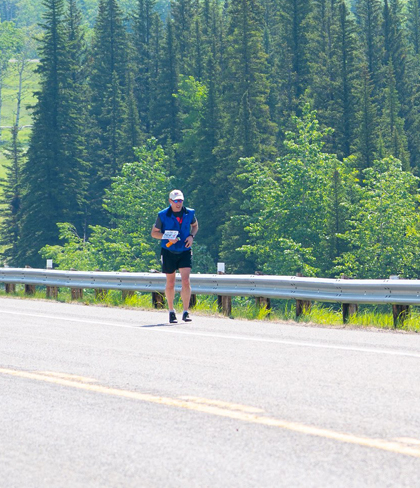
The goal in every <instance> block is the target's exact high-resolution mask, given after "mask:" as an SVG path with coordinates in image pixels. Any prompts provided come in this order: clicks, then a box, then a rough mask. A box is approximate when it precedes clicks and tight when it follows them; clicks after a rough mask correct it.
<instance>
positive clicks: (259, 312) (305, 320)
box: [0, 285, 420, 333]
mask: <svg viewBox="0 0 420 488" xmlns="http://www.w3.org/2000/svg"><path fill="white" fill-rule="evenodd" d="M2 296H4V297H16V298H25V299H38V300H39V299H43V300H45V299H46V298H45V288H43V287H37V291H36V293H35V295H32V296H27V295H25V292H24V287H23V285H18V286H17V290H16V293H14V294H11V295H8V294H6V293H5V291H4V288H2V289H0V297H2ZM49 300H52V299H49ZM57 301H59V302H62V303H70V302H74V300H72V298H71V294H70V289H68V288H60V289H59V294H58V298H57ZM76 302H78V303H83V304H85V305H91V306H106V307H125V308H138V309H142V310H151V309H153V305H152V298H151V293H140V292H135V293H134V295H133V296H131V297H127V298H126V300H125V301H123V300H122V298H121V292H120V291H117V290H110V291H108V292H107V293H105V294H104V295H102V296H101V297H99V298H98V297H96V296H95V291H94V290H91V289H85V290H84V293H83V299H80V300H77V301H76ZM276 302H278V303H276V304H275V305H274V306H273V309H272V310H267V309H266V308H260V307H257V306H256V304H255V300H254V299H252V298H245V297H235V298H233V299H232V315H231V318H233V319H242V320H261V321H269V322H279V321H281V322H285V321H286V322H290V323H300V324H307V325H315V326H324V327H337V328H343V327H346V328H365V329H366V328H375V329H383V330H395V329H394V322H393V317H392V313H391V311H389V312H387V310H386V307H382V306H381V307H373V306H364V307H361V308H360V310H359V313H358V314H357V315H355V316H353V317H351V319H350V321H349V323H348V324H346V325H344V324H343V320H342V314H341V310H340V309H339V308H334V307H332V306H325V305H323V304H319V303H315V304H313V306H312V309H311V311H310V313H307V314H304V315H302V316H301V317H300V318H299V319H298V320H296V318H295V317H296V315H295V314H296V309H295V305H294V302H293V301H292V300H288V301H286V300H281V301H280V300H278V301H276ZM175 307H176V309H177V310H178V311H182V305H181V303H180V301H179V298H178V300H176V303H175ZM192 312H193V313H195V314H197V315H208V316H220V317H222V316H223V315H222V314H221V313H220V312H219V311H218V307H217V298H216V297H215V296H213V295H211V296H206V295H198V296H197V304H196V306H195V307H194V308H193V309H192ZM398 330H399V331H406V332H416V333H418V332H420V310H419V308H417V307H412V310H411V313H410V316H409V318H408V319H407V320H406V321H405V322H404V325H403V326H400V327H399V328H398Z"/></svg>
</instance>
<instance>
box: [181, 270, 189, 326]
mask: <svg viewBox="0 0 420 488" xmlns="http://www.w3.org/2000/svg"><path fill="white" fill-rule="evenodd" d="M179 272H180V273H181V282H182V289H181V299H182V305H183V307H184V311H183V314H182V320H185V319H186V317H185V313H187V319H188V320H186V321H187V322H189V321H190V320H191V319H190V318H189V317H188V308H189V306H190V300H191V284H190V274H191V268H180V269H179Z"/></svg>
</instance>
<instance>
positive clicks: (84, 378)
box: [36, 371, 98, 383]
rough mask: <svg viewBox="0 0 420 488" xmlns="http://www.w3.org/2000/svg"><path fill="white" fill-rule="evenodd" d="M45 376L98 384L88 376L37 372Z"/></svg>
mask: <svg viewBox="0 0 420 488" xmlns="http://www.w3.org/2000/svg"><path fill="white" fill-rule="evenodd" d="M36 373H39V374H41V375H43V376H55V377H56V378H63V379H65V380H74V381H81V382H83V383H96V382H97V381H98V380H95V379H94V378H88V377H87V376H77V375H75V374H68V373H57V372H56V371H36Z"/></svg>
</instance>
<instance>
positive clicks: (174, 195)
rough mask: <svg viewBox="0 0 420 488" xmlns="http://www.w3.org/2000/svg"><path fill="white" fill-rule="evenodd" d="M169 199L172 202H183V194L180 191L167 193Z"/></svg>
mask: <svg viewBox="0 0 420 488" xmlns="http://www.w3.org/2000/svg"><path fill="white" fill-rule="evenodd" d="M169 199H170V200H172V201H174V200H184V194H183V193H182V191H181V190H172V191H171V193H169Z"/></svg>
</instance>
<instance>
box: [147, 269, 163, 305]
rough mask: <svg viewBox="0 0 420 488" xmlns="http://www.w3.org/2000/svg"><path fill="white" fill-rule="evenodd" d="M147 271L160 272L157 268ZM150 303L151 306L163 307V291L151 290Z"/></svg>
mask: <svg viewBox="0 0 420 488" xmlns="http://www.w3.org/2000/svg"><path fill="white" fill-rule="evenodd" d="M149 273H160V271H158V270H157V269H151V270H149ZM152 305H153V308H157V309H161V308H165V293H162V292H160V291H152Z"/></svg>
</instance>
